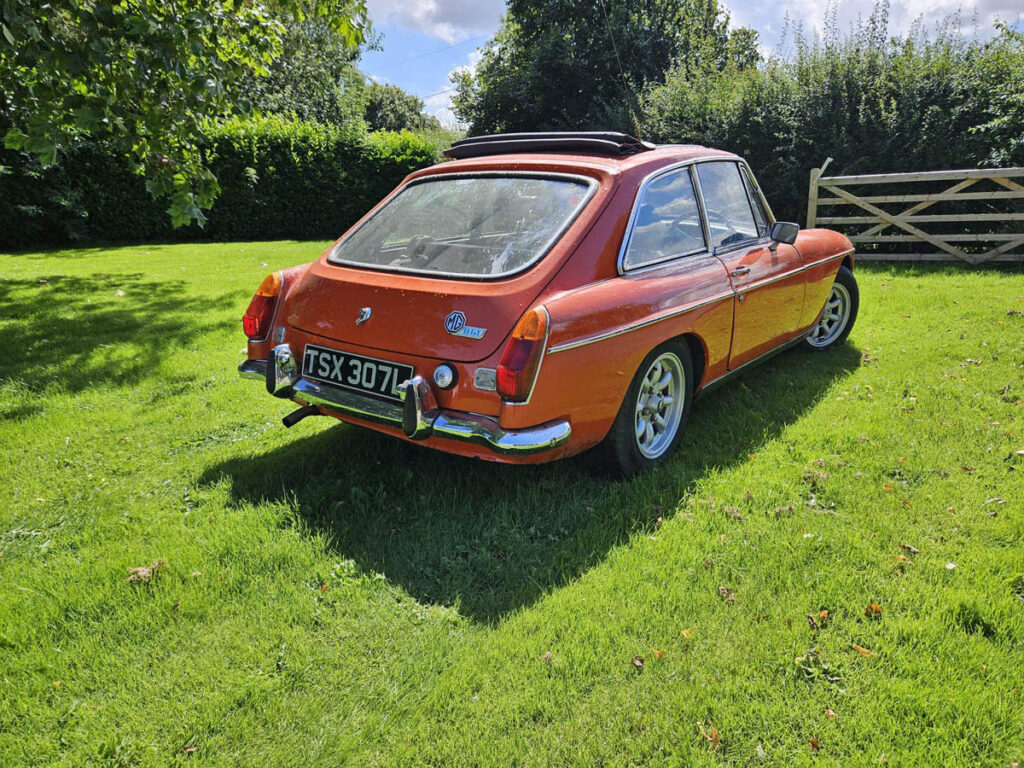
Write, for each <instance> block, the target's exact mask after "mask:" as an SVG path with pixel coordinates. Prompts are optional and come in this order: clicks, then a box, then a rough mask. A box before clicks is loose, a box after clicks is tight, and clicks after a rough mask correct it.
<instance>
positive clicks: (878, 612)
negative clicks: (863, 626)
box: [864, 603, 882, 619]
mask: <svg viewBox="0 0 1024 768" xmlns="http://www.w3.org/2000/svg"><path fill="white" fill-rule="evenodd" d="M864 615H865V616H867V617H868V618H869V619H880V618H882V606H880V605H879V604H878V603H868V606H867V608H865V609H864Z"/></svg>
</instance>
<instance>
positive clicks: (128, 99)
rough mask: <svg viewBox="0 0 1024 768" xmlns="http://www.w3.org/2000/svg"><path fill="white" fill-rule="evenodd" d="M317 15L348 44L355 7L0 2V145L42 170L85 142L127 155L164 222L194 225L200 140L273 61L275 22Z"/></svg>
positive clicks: (359, 12)
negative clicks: (1, 133)
mask: <svg viewBox="0 0 1024 768" xmlns="http://www.w3.org/2000/svg"><path fill="white" fill-rule="evenodd" d="M307 18H314V19H322V20H324V21H325V22H327V23H329V25H330V26H331V28H332V29H333V30H335V31H336V32H337V34H339V35H340V36H341V38H342V39H343V40H345V41H346V42H347V43H348V44H350V45H353V46H354V45H357V44H358V43H359V41H360V40H361V39H362V38H363V35H364V29H365V27H366V8H365V0H270V2H269V3H268V4H266V5H264V4H261V3H259V2H239V1H236V0H49V2H47V3H45V4H43V3H40V2H39V1H38V0H4V2H3V3H2V5H0V92H2V97H0V125H3V126H5V128H6V135H5V139H4V144H5V146H6V147H7V148H9V149H19V150H24V151H27V152H30V153H32V154H34V155H35V156H37V157H38V158H39V160H40V161H41V162H42V163H43V165H50V164H53V163H54V162H55V161H56V159H57V156H58V153H60V152H62V151H64V150H66V149H68V148H69V147H71V146H73V145H74V144H75V143H76V142H79V141H81V140H82V139H83V138H85V137H93V138H98V139H105V140H108V141H109V142H110V144H111V146H112V147H113V148H114V150H115V151H117V152H119V153H122V154H124V155H126V156H128V157H129V158H131V160H132V162H133V163H134V166H135V168H136V170H137V172H139V173H141V174H144V175H145V176H146V178H147V188H148V189H149V191H150V193H151V194H153V195H154V196H156V197H167V198H169V199H170V208H169V210H168V213H169V214H170V216H171V220H172V221H173V223H174V224H175V226H180V225H184V224H188V223H189V222H191V221H197V222H199V223H200V224H202V223H203V221H204V220H205V218H204V216H203V212H202V211H203V209H208V208H209V207H210V205H212V203H213V200H214V199H215V198H216V196H217V194H218V191H219V187H218V185H217V180H216V179H215V178H214V176H213V174H212V173H210V171H209V169H208V168H207V165H206V163H205V161H204V158H203V146H204V137H205V136H206V135H207V133H208V132H209V130H210V128H211V126H212V125H213V124H214V123H215V122H216V121H217V120H218V119H220V118H223V117H225V116H227V115H229V114H232V113H235V112H246V111H248V109H249V107H250V104H249V103H248V102H247V100H246V99H245V97H244V96H243V95H241V94H242V90H243V89H241V88H239V85H240V84H241V83H242V82H244V81H246V80H247V79H249V78H252V77H253V76H256V75H266V74H267V73H268V67H269V66H270V65H272V64H273V62H274V60H275V59H276V58H277V57H278V56H280V55H281V53H282V51H283V46H284V42H285V38H286V29H287V25H288V24H291V23H298V22H301V21H303V20H304V19H307Z"/></svg>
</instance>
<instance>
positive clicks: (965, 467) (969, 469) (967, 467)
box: [960, 464, 974, 474]
mask: <svg viewBox="0 0 1024 768" xmlns="http://www.w3.org/2000/svg"><path fill="white" fill-rule="evenodd" d="M960 469H962V470H963V471H964V472H966V473H967V474H971V472H973V471H974V467H972V466H971V465H970V464H961V465H960Z"/></svg>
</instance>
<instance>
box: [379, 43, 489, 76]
mask: <svg viewBox="0 0 1024 768" xmlns="http://www.w3.org/2000/svg"><path fill="white" fill-rule="evenodd" d="M485 37H490V35H477V36H476V37H471V38H469V40H463V41H462V42H461V43H452V44H451V45H446V46H445V47H444V48H438V49H437V50H436V51H427V52H426V53H420V54H418V55H416V56H410V57H409V58H407V59H400V60H399V61H393V62H391V63H390V64H384V65H382V66H379V67H374V68H373V69H374V70H378V69H388V68H390V67H397V66H398V65H399V64H405V63H407V62H410V61H416V60H417V59H424V58H426V57H427V56H433V55H434V54H436V53H444V52H445V51H449V50H451V49H452V48H458V47H459V46H460V45H468V44H469V43H475V42H476V41H477V40H483V39H484V38H485Z"/></svg>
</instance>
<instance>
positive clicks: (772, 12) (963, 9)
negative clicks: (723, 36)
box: [727, 0, 1022, 48]
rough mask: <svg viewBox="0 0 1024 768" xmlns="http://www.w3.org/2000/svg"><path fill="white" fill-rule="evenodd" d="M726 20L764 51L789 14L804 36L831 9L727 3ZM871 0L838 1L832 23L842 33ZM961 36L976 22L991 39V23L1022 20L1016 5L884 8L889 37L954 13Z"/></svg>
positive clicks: (930, 26) (798, 0) (993, 0)
mask: <svg viewBox="0 0 1024 768" xmlns="http://www.w3.org/2000/svg"><path fill="white" fill-rule="evenodd" d="M727 5H728V7H729V12H730V16H731V21H732V23H733V24H734V25H736V26H744V27H752V28H753V29H756V30H757V31H758V33H759V34H760V36H761V40H762V42H763V43H764V44H766V45H767V46H768V47H770V48H773V47H775V46H776V45H777V44H778V43H779V40H780V38H781V35H782V31H783V27H784V25H785V22H786V17H787V15H788V17H789V19H790V20H791V21H792V22H794V23H800V24H802V25H803V27H804V29H805V30H806V31H807V32H813V31H817V32H819V33H820V32H822V31H823V29H824V27H825V22H826V19H827V17H828V15H829V12H830V8H831V4H829V3H824V2H814V3H807V2H806V0H781V2H778V3H764V2H758V3H740V2H738V0H732V2H728V3H727ZM874 6H875V2H874V0H842V2H841V3H838V4H837V6H836V9H837V13H836V17H837V19H836V20H837V23H838V26H839V31H840V33H841V34H842V33H843V32H844V31H845V30H848V29H850V27H851V26H852V25H853V24H854V23H856V22H857V20H858V19H866V18H867V17H868V16H870V15H871V12H872V10H873V9H874ZM958 11H959V12H960V14H961V22H962V24H963V31H964V32H965V33H968V34H970V33H973V32H974V28H973V25H974V23H975V21H977V25H978V30H977V31H978V32H979V33H980V34H981V35H983V36H987V35H989V34H991V30H992V25H993V23H994V22H995V20H996V19H997V18H998V19H1003V20H1005V21H1008V22H1010V23H1011V24H1012V23H1014V22H1015V21H1017V20H1019V19H1021V18H1022V8H1021V2H1020V0H979V2H976V3H970V2H961V0H893V1H892V2H891V3H890V5H889V33H890V34H893V35H896V34H904V33H906V32H907V31H908V30H909V29H910V27H911V25H912V24H914V23H915V22H916V21H918V20H920V21H921V22H922V23H923V24H924V27H925V29H926V30H927V31H929V32H931V31H933V30H934V29H935V26H936V25H937V24H938V23H940V22H941V21H943V20H944V19H945V18H947V17H948V16H950V15H952V14H955V13H957V12H958Z"/></svg>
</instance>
